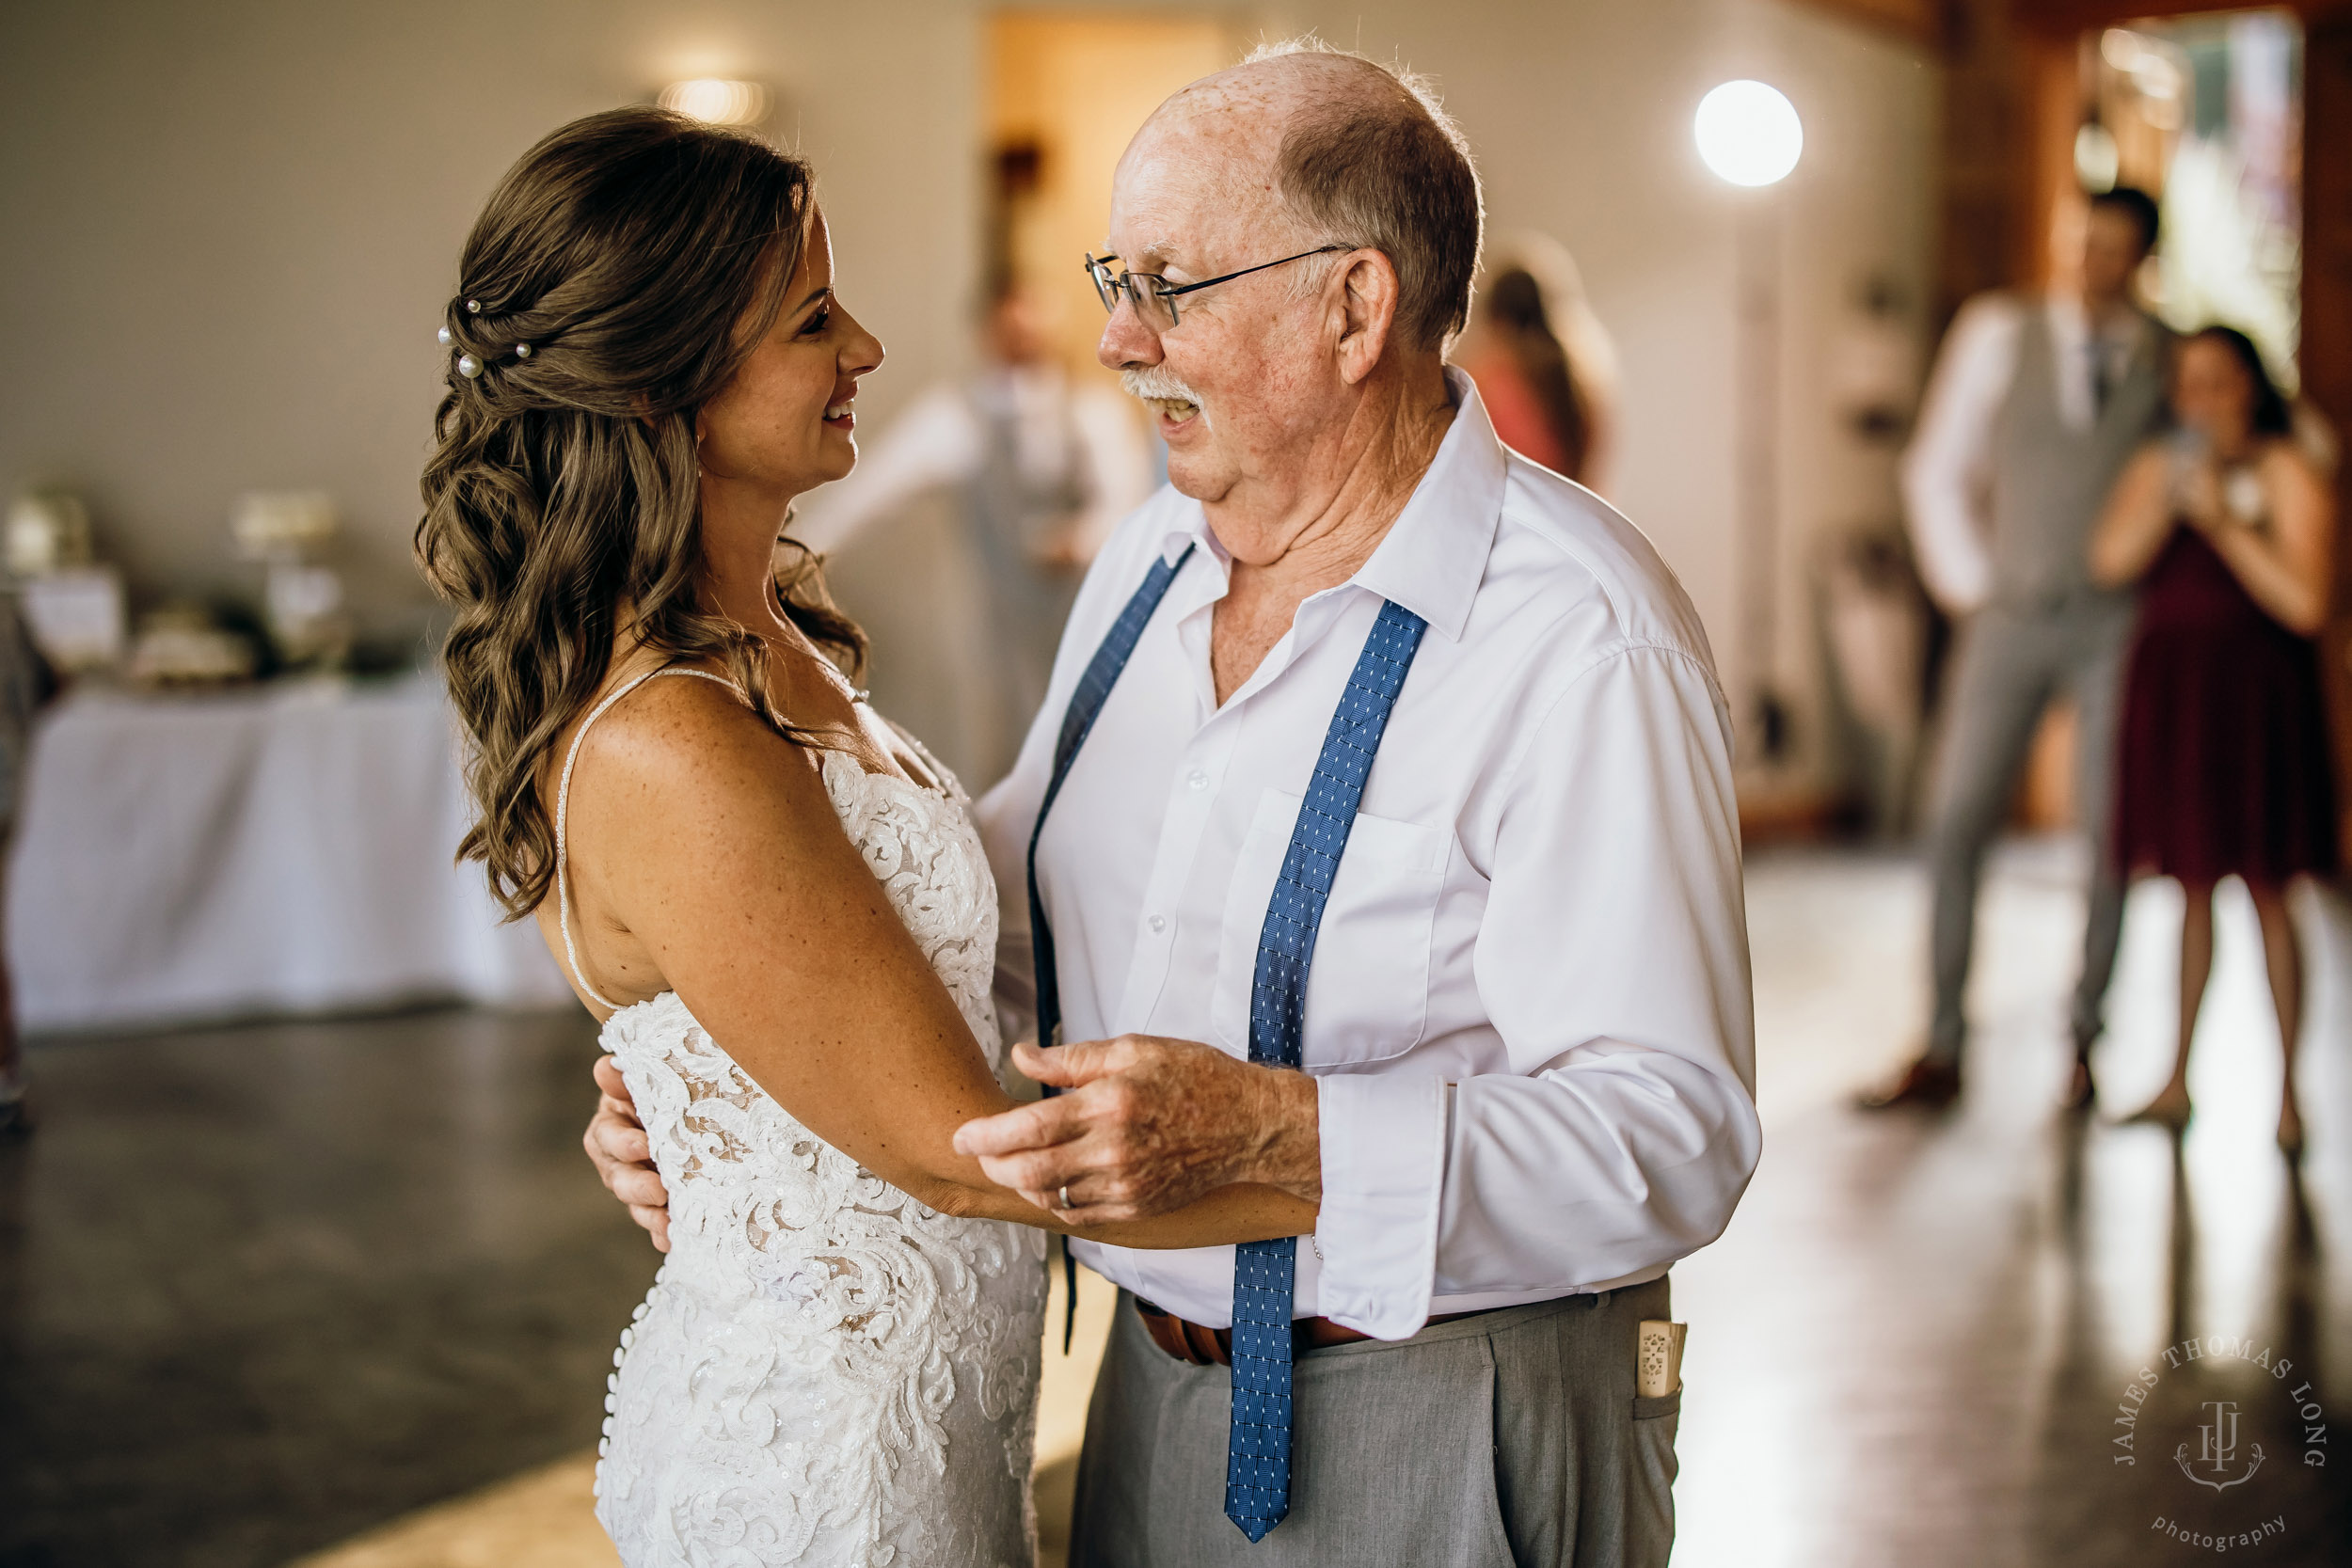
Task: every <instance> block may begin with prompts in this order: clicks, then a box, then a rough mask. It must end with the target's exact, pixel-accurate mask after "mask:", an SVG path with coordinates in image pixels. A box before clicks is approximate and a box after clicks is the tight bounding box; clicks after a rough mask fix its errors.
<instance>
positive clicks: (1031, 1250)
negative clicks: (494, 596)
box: [557, 670, 1045, 1568]
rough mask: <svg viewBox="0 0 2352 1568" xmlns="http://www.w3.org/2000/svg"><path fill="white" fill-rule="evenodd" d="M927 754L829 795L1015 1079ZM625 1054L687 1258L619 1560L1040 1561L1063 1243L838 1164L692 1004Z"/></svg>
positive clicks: (835, 1565)
mask: <svg viewBox="0 0 2352 1568" xmlns="http://www.w3.org/2000/svg"><path fill="white" fill-rule="evenodd" d="M660 673H677V674H695V673H699V672H694V671H685V670H676V671H664V672H660ZM710 678H716V677H710ZM636 684H637V683H636V682H631V683H630V684H629V685H628V686H626V687H623V688H622V689H621V690H620V691H618V692H615V693H614V694H613V695H612V697H611V698H609V699H607V701H606V703H605V704H604V705H601V706H599V707H598V708H597V710H596V713H595V714H592V715H591V716H590V719H589V721H588V722H589V723H594V722H595V721H596V718H597V717H598V716H600V715H601V714H602V713H603V712H604V710H605V708H606V707H609V706H610V705H611V704H612V702H616V701H618V700H619V699H620V698H621V697H622V696H625V695H627V693H628V691H629V690H631V689H634V687H635V685H636ZM587 728H588V724H582V725H581V726H580V733H581V734H585V733H586V731H587ZM909 738H910V740H912V737H909ZM578 750H579V742H578V739H577V738H575V740H574V742H573V755H575V756H577V754H578ZM918 752H919V746H918ZM921 754H922V756H923V760H924V762H925V764H926V765H927V766H928V767H930V769H931V771H932V772H933V774H934V775H935V776H936V777H938V778H940V779H941V780H943V781H945V784H946V787H945V788H943V789H930V788H925V787H923V786H921V785H919V784H912V783H910V782H908V781H907V780H904V779H900V778H895V777H891V776H889V775H884V774H872V773H868V772H866V770H865V769H864V768H861V767H860V766H859V765H858V763H857V761H856V759H855V758H853V757H850V756H848V755H845V754H843V753H840V752H826V753H824V755H823V758H822V772H823V776H824V783H825V789H826V792H827V794H828V795H830V796H831V798H832V800H833V804H834V810H835V811H836V812H837V813H839V814H840V817H841V826H842V830H843V831H844V832H847V833H848V834H849V836H850V841H851V842H852V843H854V844H855V845H856V846H857V847H858V849H859V850H860V852H861V853H863V854H864V856H865V857H866V864H867V865H869V866H871V867H872V868H873V872H874V875H875V877H876V878H877V879H879V880H880V881H881V882H882V887H883V889H884V890H885V891H886V892H887V894H888V895H889V898H890V902H891V905H892V907H893V908H895V909H896V910H897V911H898V917H899V918H900V919H901V920H903V921H904V922H905V923H906V927H907V929H908V930H909V931H910V932H911V933H913V935H914V940H915V942H917V943H918V944H919V945H920V946H921V947H922V949H923V952H924V954H925V956H926V957H928V958H930V963H931V967H932V968H933V969H934V970H936V971H937V972H938V974H939V977H940V980H941V981H942V982H943V983H944V984H945V985H946V987H947V990H948V991H949V993H950V994H951V995H953V996H954V998H955V1001H956V1006H957V1007H958V1009H959V1010H961V1012H962V1014H963V1017H964V1020H965V1022H968V1023H969V1024H970V1025H971V1026H972V1032H973V1034H974V1035H975V1036H976V1037H977V1038H978V1039H979V1042H980V1047H981V1049H982V1050H983V1051H984V1052H986V1053H987V1054H988V1059H989V1065H990V1067H991V1068H992V1069H995V1068H999V1067H1000V1062H1001V1057H1002V1054H1003V1048H1002V1045H1001V1044H1000V1042H999V1040H998V1038H997V1033H996V1022H995V1016H994V1012H993V1008H992V1006H991V1004H990V1000H989V990H990V984H991V980H992V977H993V971H994V967H995V947H996V894H995V884H994V881H993V879H992V878H991V876H990V874H989V869H988V863H987V861H986V860H985V859H984V858H983V856H982V853H981V849H980V842H979V835H978V833H977V831H976V830H975V829H974V827H973V823H972V818H971V812H970V802H969V800H967V798H966V797H965V796H964V795H963V793H962V791H961V788H959V787H958V786H957V785H956V784H955V783H954V781H953V779H952V778H951V777H950V776H949V775H948V774H947V773H946V770H945V769H943V768H939V767H938V766H937V764H935V763H933V762H932V761H931V759H930V755H929V753H928V752H923V753H921ZM570 774H571V768H570V764H569V762H568V760H567V762H566V765H565V768H564V783H563V785H562V786H561V787H559V791H558V796H557V853H558V886H559V893H560V900H561V910H560V913H561V917H562V920H563V927H564V946H565V947H566V949H567V950H569V949H571V948H572V945H573V944H572V941H571V927H570V919H569V913H568V907H569V893H568V889H567V888H564V885H563V884H564V880H565V879H564V875H563V869H564V862H563V859H562V856H563V854H564V841H563V836H562V835H563V817H564V808H565V806H566V804H567V803H568V801H567V794H568V787H569V784H570ZM573 958H574V964H573V968H574V973H575V974H577V973H578V972H579V965H578V959H577V955H576V954H574V955H573ZM580 984H581V985H582V987H583V988H585V987H587V981H586V979H585V978H584V977H583V978H582V979H581V981H580ZM590 994H592V995H593V994H595V993H594V991H593V990H591V991H590ZM603 1043H604V1047H605V1049H606V1050H608V1051H610V1052H611V1053H612V1054H613V1055H614V1056H615V1057H617V1058H618V1059H619V1064H620V1068H621V1071H622V1073H623V1074H624V1075H625V1076H626V1077H627V1078H628V1087H629V1093H630V1094H631V1095H633V1096H634V1097H635V1099H636V1101H637V1112H638V1115H639V1117H641V1118H642V1119H643V1120H644V1124H645V1132H646V1134H647V1136H648V1137H649V1138H650V1139H651V1141H652V1144H653V1157H654V1163H655V1164H656V1165H657V1166H658V1167H659V1168H660V1172H661V1178H662V1180H663V1181H664V1182H665V1183H666V1184H667V1185H668V1187H669V1190H670V1252H669V1255H668V1257H667V1258H666V1259H664V1261H663V1263H662V1265H661V1271H660V1275H658V1276H657V1277H656V1279H655V1281H654V1286H653V1290H652V1291H651V1292H650V1293H649V1294H648V1295H647V1296H646V1297H645V1300H644V1305H643V1306H641V1307H638V1309H637V1316H636V1321H635V1322H634V1323H632V1324H631V1325H630V1326H629V1327H628V1329H625V1330H624V1331H623V1332H622V1335H621V1348H620V1350H619V1352H618V1353H617V1354H615V1356H614V1358H613V1360H614V1365H615V1368H616V1370H615V1371H614V1372H613V1374H612V1380H611V1385H610V1386H611V1392H610V1394H609V1395H608V1397H607V1399H606V1401H605V1408H606V1410H607V1411H608V1412H609V1414H608V1416H607V1417H606V1419H605V1426H604V1433H605V1435H604V1442H603V1444H602V1446H601V1449H600V1451H601V1454H602V1460H601V1463H599V1465H597V1468H596V1498H597V1501H596V1516H597V1518H598V1519H599V1520H601V1521H602V1523H603V1525H604V1528H605V1529H606V1530H607V1531H608V1532H610V1533H611V1535H612V1540H613V1543H614V1544H615V1545H617V1546H618V1547H619V1548H620V1554H621V1560H622V1561H623V1562H625V1563H627V1564H628V1568H669V1565H674V1564H675V1565H678V1568H685V1565H690V1564H691V1565H693V1568H705V1565H724V1568H771V1565H774V1564H783V1563H794V1564H814V1565H823V1568H883V1565H891V1568H1028V1565H1029V1564H1030V1563H1031V1562H1032V1561H1033V1560H1034V1555H1035V1546H1034V1540H1035V1518H1034V1514H1033V1513H1032V1510H1031V1507H1030V1501H1029V1469H1030V1464H1031V1457H1032V1449H1033V1446H1034V1435H1035V1425H1036V1399H1037V1382H1038V1357H1039V1347H1040V1341H1041V1338H1042V1328H1043V1318H1044V1310H1045V1267H1044V1259H1045V1239H1044V1234H1043V1232H1041V1231H1039V1230H1034V1229H1030V1228H1028V1227H1023V1226H1016V1225H1009V1224H1006V1223H1003V1222H1001V1221H993V1220H961V1219H952V1218H949V1217H948V1216H946V1215H944V1214H941V1213H939V1212H935V1211H933V1210H931V1209H930V1208H928V1207H926V1206H925V1205H923V1204H921V1203H919V1202H917V1201H915V1200H914V1198H912V1197H910V1196H907V1195H906V1194H905V1193H902V1192H900V1191H899V1190H898V1188H896V1187H893V1186H891V1185H890V1184H889V1183H887V1182H885V1181H883V1180H881V1179H880V1178H879V1177H876V1176H874V1175H873V1174H871V1173H870V1172H868V1171H866V1170H865V1169H863V1168H862V1167H860V1166H859V1165H858V1164H857V1163H856V1162H855V1161H853V1160H851V1159H850V1158H848V1157H847V1156H846V1155H843V1154H841V1153H840V1152H838V1151H837V1150H835V1149H834V1148H830V1147H828V1146H827V1145H826V1144H824V1143H823V1142H821V1141H820V1140H819V1139H818V1137H817V1135H816V1134H815V1133H813V1132H809V1131H808V1129H806V1128H805V1127H803V1126H802V1125H801V1124H800V1123H799V1122H797V1121H795V1120H794V1119H793V1118H792V1117H790V1116H789V1115H787V1113H786V1112H785V1110H784V1108H783V1107H782V1106H780V1105H778V1104H777V1103H776V1102H775V1101H772V1100H771V1099H769V1098H768V1096H767V1094H766V1093H765V1092H764V1091H762V1090H761V1089H760V1088H759V1086H758V1085H755V1084H754V1083H753V1082H752V1081H751V1079H750V1078H749V1077H747V1076H746V1075H745V1073H744V1072H743V1069H741V1068H739V1067H738V1066H736V1064H735V1062H734V1060H733V1059H732V1058H731V1057H729V1056H728V1055H727V1053H726V1051H725V1049H724V1048H723V1046H721V1045H720V1043H719V1042H718V1041H716V1040H714V1039H712V1038H711V1037H709V1036H708V1035H707V1034H706V1033H705V1032H704V1031H703V1029H702V1026H701V1025H700V1024H698V1023H696V1022H694V1018H693V1015H692V1014H691V1013H690V1012H688V1011H687V1009H686V1006H685V1004H684V1003H682V1002H680V1001H679V1000H678V998H677V995H676V993H675V992H674V991H672V992H664V993H663V994H661V995H660V996H657V997H655V998H653V999H652V1000H651V1001H648V1002H641V1003H638V1004H637V1005H635V1006H628V1007H623V1008H621V1009H620V1010H619V1011H617V1012H615V1013H614V1014H613V1015H612V1018H610V1019H609V1020H607V1021H606V1022H605V1025H604V1034H603Z"/></svg>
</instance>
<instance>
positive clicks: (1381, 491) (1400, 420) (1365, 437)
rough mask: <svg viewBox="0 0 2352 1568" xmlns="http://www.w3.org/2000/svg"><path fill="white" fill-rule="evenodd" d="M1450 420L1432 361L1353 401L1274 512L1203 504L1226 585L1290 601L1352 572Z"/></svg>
mask: <svg viewBox="0 0 2352 1568" xmlns="http://www.w3.org/2000/svg"><path fill="white" fill-rule="evenodd" d="M1453 422H1454V406H1453V402H1452V399H1451V396H1450V395H1449V393H1448V390H1447V388H1446V385H1445V378H1444V374H1443V372H1442V371H1441V370H1439V369H1438V368H1437V367H1436V366H1434V365H1433V366H1431V367H1430V373H1429V374H1428V376H1427V377H1425V378H1416V379H1415V380H1414V381H1413V382H1410V383H1405V382H1402V381H1400V383H1399V384H1398V385H1397V386H1395V387H1393V388H1379V389H1377V390H1376V391H1375V394H1374V395H1372V396H1367V397H1365V398H1363V399H1361V400H1360V401H1359V402H1358V404H1356V406H1355V408H1354V409H1352V410H1351V411H1350V413H1349V416H1348V419H1347V420H1346V422H1345V424H1344V425H1343V426H1342V427H1341V428H1339V429H1338V430H1336V431H1334V432H1333V433H1332V435H1331V436H1330V438H1329V439H1328V440H1327V441H1326V442H1324V443H1322V450H1321V451H1316V452H1314V453H1312V454H1311V455H1310V456H1309V457H1308V458H1307V460H1306V461H1305V463H1304V464H1303V465H1302V467H1303V468H1304V469H1305V472H1304V473H1302V474H1301V475H1300V476H1299V478H1300V480H1301V482H1302V483H1299V485H1298V488H1297V489H1296V491H1295V492H1294V494H1293V496H1292V498H1291V499H1290V502H1289V504H1288V506H1287V507H1286V508H1285V509H1284V510H1283V511H1282V512H1281V513H1279V515H1274V516H1271V517H1268V516H1264V515H1252V514H1251V512H1250V510H1248V507H1247V503H1246V502H1242V503H1234V502H1216V503H1211V504H1209V505H1207V506H1205V507H1203V508H1202V511H1203V512H1204V514H1205V515H1206V517H1207V521H1208V524H1209V527H1210V529H1211V531H1214V532H1215V533H1216V536H1217V539H1218V541H1219V542H1220V543H1221V544H1223V545H1224V546H1226V549H1227V551H1228V553H1229V554H1231V555H1232V558H1233V571H1232V580H1233V584H1234V587H1235V588H1236V589H1239V588H1240V587H1241V586H1242V585H1243V584H1244V583H1245V582H1248V583H1249V584H1250V585H1251V587H1252V590H1253V591H1254V592H1261V593H1263V592H1274V593H1277V594H1285V593H1287V594H1288V596H1289V597H1290V598H1291V602H1292V603H1293V604H1294V605H1295V604H1296V603H1297V602H1298V601H1299V600H1302V599H1304V598H1306V597H1307V596H1308V595H1309V594H1314V593H1318V592H1320V591H1321V590H1323V589H1325V588H1328V587H1330V586H1331V585H1332V584H1333V583H1338V582H1344V581H1346V580H1347V578H1350V577H1352V576H1354V575H1355V573H1356V570H1357V569H1358V568H1359V567H1360V566H1361V565H1363V563H1364V562H1366V561H1368V560H1370V559H1371V558H1372V553H1373V551H1375V549H1377V548H1379V546H1380V541H1381V540H1383V539H1384V538H1386V537H1388V532H1389V530H1390V528H1391V526H1392V525H1393V524H1394V523H1395V522H1396V519H1397V517H1398V515H1400V514H1401V513H1403V512H1404V510H1405V505H1406V502H1407V501H1409V500H1410V499H1412V496H1413V491H1414V489H1415V488H1416V487H1417V486H1419V484H1420V483H1421V480H1422V475H1423V474H1425V473H1427V472H1428V471H1429V465H1430V464H1431V463H1432V462H1434V461H1435V460H1436V458H1437V455H1438V447H1439V446H1441V445H1442V444H1443V443H1444V441H1445V434H1446V431H1447V430H1448V428H1450V427H1451V425H1452V424H1453ZM1294 589H1295V593H1290V592H1289V591H1290V590H1294Z"/></svg>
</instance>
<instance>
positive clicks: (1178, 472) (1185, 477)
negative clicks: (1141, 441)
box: [1168, 447, 1233, 503]
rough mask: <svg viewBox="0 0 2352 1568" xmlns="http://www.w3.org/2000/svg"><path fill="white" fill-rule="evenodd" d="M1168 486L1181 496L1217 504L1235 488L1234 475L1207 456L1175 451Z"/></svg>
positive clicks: (1171, 452) (1170, 453)
mask: <svg viewBox="0 0 2352 1568" xmlns="http://www.w3.org/2000/svg"><path fill="white" fill-rule="evenodd" d="M1168 483H1170V484H1172V485H1174V486H1175V488H1176V493H1177V494H1178V495H1180V496H1189V497H1191V498H1192V499H1194V500H1197V501H1201V502H1204V503H1214V502H1216V501H1220V500H1223V499H1225V493H1226V492H1227V491H1229V490H1231V489H1232V487H1233V475H1232V472H1231V471H1230V470H1228V469H1227V468H1225V467H1223V466H1222V465H1221V464H1218V463H1216V462H1214V461H1211V460H1210V459H1209V458H1208V456H1207V454H1206V453H1200V452H1184V451H1177V450H1176V449H1175V448H1173V447H1171V448H1169V449H1168Z"/></svg>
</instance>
